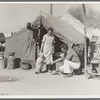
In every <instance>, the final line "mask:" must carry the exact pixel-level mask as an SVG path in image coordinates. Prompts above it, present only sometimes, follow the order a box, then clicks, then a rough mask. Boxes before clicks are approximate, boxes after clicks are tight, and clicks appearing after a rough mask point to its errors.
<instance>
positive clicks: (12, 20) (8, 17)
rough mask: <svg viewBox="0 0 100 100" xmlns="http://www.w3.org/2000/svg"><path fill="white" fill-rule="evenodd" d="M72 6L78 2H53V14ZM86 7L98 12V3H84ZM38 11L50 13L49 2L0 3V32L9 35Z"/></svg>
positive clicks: (58, 14)
mask: <svg viewBox="0 0 100 100" xmlns="http://www.w3.org/2000/svg"><path fill="white" fill-rule="evenodd" d="M74 6H75V7H77V6H80V4H76V3H66V4H65V3H64V4H63V3H62V4H61V3H59V4H58V3H54V4H53V15H54V16H56V17H58V16H62V15H64V14H65V12H67V11H68V9H69V8H70V7H74ZM86 7H91V8H92V9H93V10H94V11H98V12H100V3H99V4H95V3H92V4H86ZM40 11H43V12H46V13H50V3H35V4H34V3H31V4H28V3H26V4H25V3H11V4H10V3H3V4H1V3H0V24H1V25H0V32H2V33H5V34H6V35H7V34H8V35H9V34H11V31H13V32H17V31H19V30H20V29H22V28H23V27H25V26H26V24H27V22H33V21H34V20H35V18H36V17H37V16H38V15H39V13H40Z"/></svg>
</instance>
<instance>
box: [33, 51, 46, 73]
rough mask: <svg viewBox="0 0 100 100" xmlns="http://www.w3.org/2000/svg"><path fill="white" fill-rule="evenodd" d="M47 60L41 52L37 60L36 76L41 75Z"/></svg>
mask: <svg viewBox="0 0 100 100" xmlns="http://www.w3.org/2000/svg"><path fill="white" fill-rule="evenodd" d="M45 59H46V58H45V56H44V55H43V53H41V52H40V53H39V57H38V58H37V60H36V71H35V73H36V74H39V73H40V71H41V69H42V67H43V65H44V64H45Z"/></svg>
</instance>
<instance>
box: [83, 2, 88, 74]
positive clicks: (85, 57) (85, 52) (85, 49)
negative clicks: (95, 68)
mask: <svg viewBox="0 0 100 100" xmlns="http://www.w3.org/2000/svg"><path fill="white" fill-rule="evenodd" d="M83 12H84V37H85V41H84V68H85V75H86V74H87V39H86V10H85V4H83Z"/></svg>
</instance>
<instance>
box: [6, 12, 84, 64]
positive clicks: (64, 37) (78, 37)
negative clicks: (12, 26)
mask: <svg viewBox="0 0 100 100" xmlns="http://www.w3.org/2000/svg"><path fill="white" fill-rule="evenodd" d="M31 26H32V27H36V28H37V29H35V30H29V29H28V28H27V25H26V27H24V28H23V29H21V30H20V31H18V32H16V34H14V35H12V36H10V37H8V38H6V45H5V56H6V57H7V53H8V52H15V57H16V58H19V59H21V60H28V61H29V60H30V61H33V63H34V64H35V60H36V59H35V58H36V54H37V50H36V48H37V47H38V46H39V48H40V46H41V41H42V38H43V36H44V35H45V34H46V33H47V29H48V28H49V27H52V28H53V30H54V35H55V37H56V42H55V48H56V51H57V50H58V48H59V47H60V45H61V43H69V42H72V43H75V44H83V43H84V41H85V40H84V36H83V34H81V33H80V32H79V31H77V30H76V29H74V28H73V27H72V26H71V25H69V24H66V23H65V21H63V20H62V19H60V18H57V17H54V16H52V15H49V14H47V13H44V12H40V14H39V16H37V18H36V19H35V20H34V22H33V23H31ZM38 26H40V28H38ZM33 29H34V28H33Z"/></svg>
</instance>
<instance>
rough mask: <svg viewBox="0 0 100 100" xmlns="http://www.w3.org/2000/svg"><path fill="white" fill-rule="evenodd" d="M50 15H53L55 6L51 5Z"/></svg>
mask: <svg viewBox="0 0 100 100" xmlns="http://www.w3.org/2000/svg"><path fill="white" fill-rule="evenodd" d="M50 15H53V4H50Z"/></svg>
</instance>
